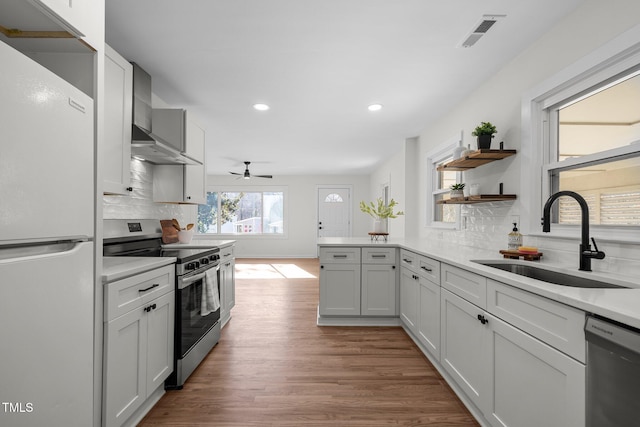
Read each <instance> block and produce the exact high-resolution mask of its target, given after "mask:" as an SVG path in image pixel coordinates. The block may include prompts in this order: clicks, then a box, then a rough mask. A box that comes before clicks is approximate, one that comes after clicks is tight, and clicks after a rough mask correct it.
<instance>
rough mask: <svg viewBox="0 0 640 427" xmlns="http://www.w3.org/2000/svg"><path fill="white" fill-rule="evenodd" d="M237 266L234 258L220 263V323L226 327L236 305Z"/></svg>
mask: <svg viewBox="0 0 640 427" xmlns="http://www.w3.org/2000/svg"><path fill="white" fill-rule="evenodd" d="M235 265H236V261H235V258H233V256H231V257H223V258H222V259H221V262H220V321H221V326H225V325H226V324H227V322H228V321H229V320H230V319H231V309H232V308H233V307H234V306H235V305H236V285H235Z"/></svg>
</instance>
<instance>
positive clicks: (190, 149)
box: [153, 109, 207, 204]
mask: <svg viewBox="0 0 640 427" xmlns="http://www.w3.org/2000/svg"><path fill="white" fill-rule="evenodd" d="M176 112H180V113H181V114H182V113H184V114H185V117H184V120H179V119H178V116H177V115H176V114H175V113H176ZM153 130H154V133H156V134H158V135H160V136H162V137H163V138H164V139H165V140H168V141H172V142H173V141H179V144H177V145H179V146H181V147H183V149H184V153H185V154H186V155H187V156H188V157H191V158H192V159H194V160H196V161H198V162H201V163H202V164H194V165H156V166H155V167H154V171H153V201H154V202H158V203H189V204H205V203H206V202H207V197H206V194H205V179H206V165H205V132H204V130H203V129H202V128H201V127H200V126H198V124H196V123H195V122H194V121H193V120H192V119H191V117H190V116H189V115H188V114H187V112H186V111H185V110H176V109H164V110H163V109H155V110H154V111H153ZM181 151H182V150H181Z"/></svg>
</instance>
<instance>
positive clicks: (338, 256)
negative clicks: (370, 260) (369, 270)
mask: <svg viewBox="0 0 640 427" xmlns="http://www.w3.org/2000/svg"><path fill="white" fill-rule="evenodd" d="M320 263H331V264H359V263H360V248H327V247H322V248H320Z"/></svg>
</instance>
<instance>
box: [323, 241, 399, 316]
mask: <svg viewBox="0 0 640 427" xmlns="http://www.w3.org/2000/svg"><path fill="white" fill-rule="evenodd" d="M396 256H397V250H396V249H395V248H389V247H362V248H360V247H321V248H320V303H319V306H318V313H319V315H320V316H333V317H339V316H348V317H355V316H358V317H362V318H368V320H371V319H374V318H394V317H397V316H398V305H399V304H398V296H399V289H398V269H397V265H396V264H397V262H396ZM334 320H335V319H334Z"/></svg>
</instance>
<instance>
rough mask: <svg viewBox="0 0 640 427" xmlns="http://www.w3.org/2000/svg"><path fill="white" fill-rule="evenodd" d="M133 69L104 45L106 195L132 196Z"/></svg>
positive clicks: (103, 158)
mask: <svg viewBox="0 0 640 427" xmlns="http://www.w3.org/2000/svg"><path fill="white" fill-rule="evenodd" d="M132 84H133V67H132V65H131V64H130V63H129V61H127V60H126V59H124V58H123V57H122V56H120V55H119V54H118V52H116V51H115V50H113V49H112V48H111V47H109V46H106V45H105V100H104V141H103V147H102V150H101V156H102V158H101V160H102V164H103V192H104V193H105V194H121V195H124V194H129V192H130V191H131V186H130V177H131V174H130V172H129V169H130V161H131V110H132V95H131V91H132Z"/></svg>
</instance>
